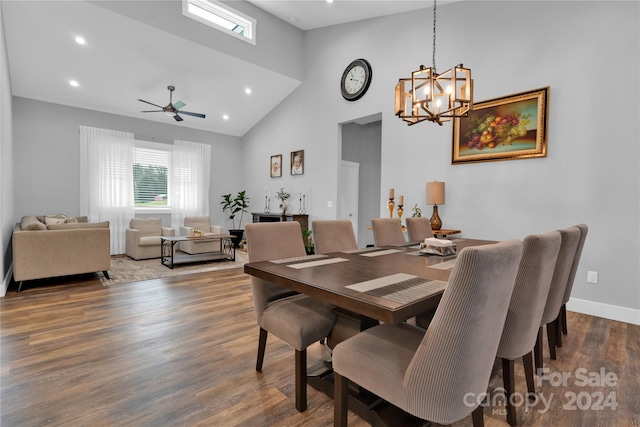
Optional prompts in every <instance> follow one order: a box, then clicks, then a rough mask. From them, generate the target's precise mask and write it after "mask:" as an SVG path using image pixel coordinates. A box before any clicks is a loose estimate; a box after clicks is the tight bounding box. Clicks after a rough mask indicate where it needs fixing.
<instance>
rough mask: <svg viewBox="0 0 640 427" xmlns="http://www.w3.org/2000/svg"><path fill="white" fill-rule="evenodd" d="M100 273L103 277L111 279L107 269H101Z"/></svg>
mask: <svg viewBox="0 0 640 427" xmlns="http://www.w3.org/2000/svg"><path fill="white" fill-rule="evenodd" d="M102 274H104V278H105V279H107V280H109V279H111V277H109V272H108V271H107V270H102Z"/></svg>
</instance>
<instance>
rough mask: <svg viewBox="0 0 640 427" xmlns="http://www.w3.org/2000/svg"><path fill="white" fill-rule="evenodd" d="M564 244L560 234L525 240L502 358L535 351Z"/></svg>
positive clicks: (553, 232) (532, 237)
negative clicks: (561, 245) (552, 280)
mask: <svg viewBox="0 0 640 427" xmlns="http://www.w3.org/2000/svg"><path fill="white" fill-rule="evenodd" d="M561 242H562V237H561V236H560V233H559V232H558V231H551V232H549V233H545V234H536V235H531V236H527V237H525V238H524V240H523V241H522V246H523V250H522V259H521V260H520V267H519V268H518V275H517V276H516V283H515V286H514V287H513V294H512V295H511V302H510V303H509V311H508V312H507V318H506V320H505V323H504V330H503V331H502V338H501V339H500V345H499V346H498V357H501V358H503V359H509V360H515V359H516V358H518V357H522V356H524V355H525V354H527V353H529V352H531V351H532V349H533V346H534V345H535V343H536V338H537V336H538V330H539V328H540V326H539V325H540V320H541V319H542V313H543V312H544V307H545V304H546V302H547V295H549V287H550V286H551V279H552V278H553V272H554V270H555V266H556V261H557V260H558V252H559V251H560V244H561Z"/></svg>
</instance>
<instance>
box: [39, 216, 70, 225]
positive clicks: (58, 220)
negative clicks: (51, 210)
mask: <svg viewBox="0 0 640 427" xmlns="http://www.w3.org/2000/svg"><path fill="white" fill-rule="evenodd" d="M66 221H67V217H66V215H65V216H64V217H63V216H62V215H45V216H44V223H45V225H53V224H64V223H65V222H66Z"/></svg>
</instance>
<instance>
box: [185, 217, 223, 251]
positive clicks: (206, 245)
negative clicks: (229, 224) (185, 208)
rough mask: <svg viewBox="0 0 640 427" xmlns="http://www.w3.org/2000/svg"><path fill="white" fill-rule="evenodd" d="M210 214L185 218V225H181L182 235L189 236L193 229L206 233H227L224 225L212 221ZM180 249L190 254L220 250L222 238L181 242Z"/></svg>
mask: <svg viewBox="0 0 640 427" xmlns="http://www.w3.org/2000/svg"><path fill="white" fill-rule="evenodd" d="M210 222H211V221H210V219H209V217H208V216H188V217H186V218H185V219H184V225H182V226H180V235H181V236H189V235H190V233H191V230H200V231H202V232H203V233H204V235H205V236H206V235H213V234H225V233H224V227H221V226H219V225H213V224H211V223H210ZM179 245H180V250H181V251H182V252H186V253H188V254H191V255H193V254H202V253H206V252H216V251H219V250H220V239H213V240H208V239H207V240H189V241H188V242H180V243H179Z"/></svg>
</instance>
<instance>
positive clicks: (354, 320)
mask: <svg viewBox="0 0 640 427" xmlns="http://www.w3.org/2000/svg"><path fill="white" fill-rule="evenodd" d="M451 242H452V243H453V244H454V245H455V249H456V250H455V254H453V255H448V256H440V255H434V254H427V253H425V251H424V250H421V249H420V242H411V243H407V244H400V245H393V246H384V247H367V248H358V249H352V250H346V251H341V252H334V253H328V254H315V255H308V256H300V257H292V258H286V259H275V260H268V261H260V262H249V263H247V264H245V266H244V271H245V273H247V274H249V275H251V276H254V277H258V278H260V279H263V280H266V281H269V282H271V283H275V284H278V285H281V286H284V287H286V288H290V289H292V290H294V291H297V292H299V293H302V294H306V295H309V296H311V297H313V298H316V299H318V300H321V301H324V302H327V303H329V304H332V305H334V306H335V307H336V308H335V309H334V312H335V313H336V315H337V320H336V325H335V326H334V328H333V330H332V331H331V334H330V335H329V337H327V345H328V346H329V347H330V348H333V347H334V346H335V345H337V344H338V343H340V342H341V341H344V340H346V339H348V338H349V337H351V336H353V335H355V334H357V333H358V332H360V331H363V330H365V329H367V328H370V327H373V326H375V325H378V324H379V323H380V322H383V323H387V324H392V325H398V324H400V323H402V322H405V321H407V320H409V319H411V318H413V317H415V316H418V315H420V314H422V313H425V312H428V311H430V310H432V309H434V308H435V307H437V305H438V303H439V301H440V299H441V297H442V294H443V292H444V290H445V289H446V285H447V281H448V280H449V276H450V275H451V272H452V270H453V267H454V265H455V262H456V258H457V256H458V254H459V253H460V251H461V250H463V249H464V248H466V247H470V246H479V245H486V244H491V243H495V241H491V240H480V239H466V238H457V239H451ZM307 380H308V383H309V385H311V386H313V387H315V388H317V389H319V390H321V391H323V392H324V393H325V394H327V395H329V396H331V397H333V376H332V371H331V366H330V361H325V362H323V363H320V364H319V365H317V366H314V367H312V368H309V369H308V370H307ZM349 408H350V409H352V410H354V411H355V412H356V413H357V414H358V415H360V416H361V417H363V418H364V419H365V420H367V421H368V422H369V423H371V424H372V425H391V424H397V423H398V421H399V420H401V419H402V420H401V421H400V424H401V425H416V422H415V421H418V422H417V425H420V421H422V420H413V419H412V418H413V417H412V416H410V415H409V414H406V413H398V412H397V411H400V410H399V409H397V408H396V409H397V411H394V410H393V408H391V409H390V408H389V407H388V404H387V405H384V404H383V402H378V403H376V397H375V396H371V395H368V394H367V392H366V391H363V390H360V391H359V392H357V393H355V394H354V395H352V396H350V401H349ZM394 408H395V407H394ZM400 412H402V411H400ZM403 417H404V418H403ZM405 418H407V419H405ZM385 419H386V420H387V421H389V420H391V421H392V422H391V423H389V422H386V421H384V420H385Z"/></svg>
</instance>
